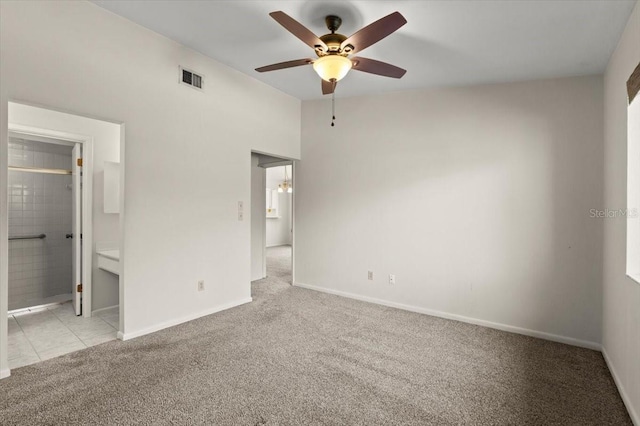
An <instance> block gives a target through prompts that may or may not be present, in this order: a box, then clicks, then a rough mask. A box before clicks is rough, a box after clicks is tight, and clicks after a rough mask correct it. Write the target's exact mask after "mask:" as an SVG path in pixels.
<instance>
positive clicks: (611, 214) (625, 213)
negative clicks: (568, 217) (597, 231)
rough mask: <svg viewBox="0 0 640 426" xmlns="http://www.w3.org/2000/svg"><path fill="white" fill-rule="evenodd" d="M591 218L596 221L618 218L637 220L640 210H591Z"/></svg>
mask: <svg viewBox="0 0 640 426" xmlns="http://www.w3.org/2000/svg"><path fill="white" fill-rule="evenodd" d="M589 217H591V218H594V219H596V218H597V219H600V218H604V219H616V218H624V217H626V218H628V219H635V218H637V217H638V209H636V208H633V209H616V210H611V209H604V210H598V209H591V210H589Z"/></svg>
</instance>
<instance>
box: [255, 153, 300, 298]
mask: <svg viewBox="0 0 640 426" xmlns="http://www.w3.org/2000/svg"><path fill="white" fill-rule="evenodd" d="M251 181H252V183H251V275H252V282H253V283H254V284H255V285H260V286H265V285H271V286H281V285H284V286H287V287H288V286H290V285H291V284H292V283H293V273H294V271H293V252H294V250H293V247H294V196H295V195H294V194H295V192H294V191H295V190H294V163H293V161H292V160H287V159H282V158H278V157H273V156H267V155H263V154H255V153H254V154H252V173H251ZM254 294H255V292H254Z"/></svg>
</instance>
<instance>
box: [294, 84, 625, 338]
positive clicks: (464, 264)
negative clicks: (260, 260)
mask: <svg viewBox="0 0 640 426" xmlns="http://www.w3.org/2000/svg"><path fill="white" fill-rule="evenodd" d="M336 109H337V116H338V117H337V118H338V119H337V120H336V126H335V127H333V128H332V127H330V126H329V118H330V114H331V104H330V102H329V101H327V100H322V101H308V102H304V103H303V108H302V110H303V112H302V155H303V158H304V160H303V161H302V162H300V164H299V166H298V167H296V198H295V203H296V204H295V209H296V246H295V252H296V253H295V255H296V257H295V259H296V260H295V268H296V284H298V285H300V284H302V285H308V286H315V287H316V288H319V289H323V290H327V291H333V292H341V294H348V295H355V296H357V297H361V298H367V299H368V300H377V301H380V302H383V303H387V304H393V305H395V306H404V307H407V308H410V309H414V310H418V311H421V312H430V313H436V314H439V315H444V316H449V317H455V318H461V317H463V318H465V319H466V320H469V321H475V322H480V323H483V324H487V325H492V326H498V327H502V328H509V329H513V327H516V328H519V330H517V331H520V332H525V333H530V334H536V335H544V334H542V333H547V334H548V335H544V336H545V337H548V338H555V339H557V340H564V341H568V342H572V343H577V344H583V345H586V346H590V347H598V344H599V342H600V337H601V274H602V269H601V264H602V260H601V257H602V250H601V239H602V224H601V222H598V221H596V220H594V219H591V218H590V217H589V210H590V209H591V208H597V207H598V206H601V205H602V152H603V146H602V132H603V126H602V121H603V108H602V78H601V77H599V76H594V77H580V78H566V79H557V80H543V81H532V82H525V83H511V84H501V85H487V86H476V87H465V88H456V89H442V90H425V91H412V92H402V93H395V94H388V95H382V96H372V97H361V98H351V99H339V100H337V104H336ZM621 259H622V257H621ZM368 270H371V271H373V272H374V281H368V280H367V271H368ZM389 274H395V275H396V284H395V285H394V286H391V285H389V284H388V275H389ZM505 326H506V327H505ZM522 329H525V330H522ZM527 330H528V331H527Z"/></svg>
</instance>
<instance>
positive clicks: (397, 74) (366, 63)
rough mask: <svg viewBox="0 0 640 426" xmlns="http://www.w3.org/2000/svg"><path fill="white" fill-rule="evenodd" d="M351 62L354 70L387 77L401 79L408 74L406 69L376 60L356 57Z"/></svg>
mask: <svg viewBox="0 0 640 426" xmlns="http://www.w3.org/2000/svg"><path fill="white" fill-rule="evenodd" d="M351 62H353V69H354V70H358V71H362V72H368V73H370V74H377V75H382V76H385V77H392V78H401V77H402V76H403V75H404V74H405V73H406V72H407V70H405V69H402V68H400V67H396V66H395V65H391V64H388V63H386V62H382V61H376V60H375V59H369V58H361V57H355V58H351Z"/></svg>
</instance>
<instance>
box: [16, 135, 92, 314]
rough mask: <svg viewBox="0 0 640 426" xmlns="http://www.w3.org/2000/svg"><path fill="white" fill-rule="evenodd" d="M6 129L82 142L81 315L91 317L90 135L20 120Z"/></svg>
mask: <svg viewBox="0 0 640 426" xmlns="http://www.w3.org/2000/svg"><path fill="white" fill-rule="evenodd" d="M8 130H9V132H12V133H19V134H22V135H28V136H36V137H44V138H52V139H58V140H62V141H66V142H71V143H81V144H82V170H83V184H82V293H83V294H82V312H83V314H82V316H83V317H85V318H89V317H91V271H92V266H93V265H92V260H93V253H92V250H93V137H92V136H88V135H80V134H75V133H69V132H62V131H59V130H51V129H43V128H39V127H34V126H25V125H22V124H14V123H9V124H8Z"/></svg>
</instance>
